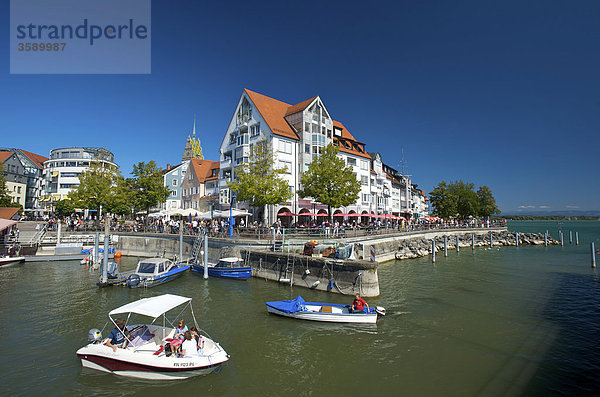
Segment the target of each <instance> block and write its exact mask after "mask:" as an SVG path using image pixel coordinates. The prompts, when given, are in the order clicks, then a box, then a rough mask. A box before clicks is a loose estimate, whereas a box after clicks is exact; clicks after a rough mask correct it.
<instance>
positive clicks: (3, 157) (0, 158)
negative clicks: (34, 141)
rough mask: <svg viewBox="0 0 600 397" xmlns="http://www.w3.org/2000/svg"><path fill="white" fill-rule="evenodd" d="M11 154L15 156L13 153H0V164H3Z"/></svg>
mask: <svg viewBox="0 0 600 397" xmlns="http://www.w3.org/2000/svg"><path fill="white" fill-rule="evenodd" d="M13 154H15V152H0V163H4V162H5V161H6V160H8V158H9V157H10V156H12V155H13Z"/></svg>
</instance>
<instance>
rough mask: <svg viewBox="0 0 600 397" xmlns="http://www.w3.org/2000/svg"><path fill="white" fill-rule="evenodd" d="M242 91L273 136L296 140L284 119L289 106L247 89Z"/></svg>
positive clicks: (296, 137)
mask: <svg viewBox="0 0 600 397" xmlns="http://www.w3.org/2000/svg"><path fill="white" fill-rule="evenodd" d="M244 91H245V92H246V94H247V95H248V97H249V98H250V100H251V101H252V103H254V106H256V109H258V112H259V113H260V115H261V116H262V118H263V119H264V120H265V122H266V123H267V125H268V126H269V128H270V129H271V131H273V133H274V134H276V135H279V136H283V137H286V138H291V139H294V140H298V136H297V135H296V133H295V132H294V130H293V129H292V127H291V126H290V125H289V124H288V122H287V121H286V119H285V116H286V113H287V110H288V108H289V107H290V106H291V105H290V104H287V103H285V102H281V101H278V100H277V99H273V98H269V97H268V96H265V95H262V94H259V93H257V92H254V91H250V90H249V89H244Z"/></svg>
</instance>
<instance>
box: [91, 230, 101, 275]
mask: <svg viewBox="0 0 600 397" xmlns="http://www.w3.org/2000/svg"><path fill="white" fill-rule="evenodd" d="M99 249H100V232H96V234H95V235H94V255H93V258H92V261H93V263H94V266H98V263H100V253H99V252H98V250H99ZM96 269H97V268H96Z"/></svg>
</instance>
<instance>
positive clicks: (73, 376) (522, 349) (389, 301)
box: [0, 221, 600, 396]
mask: <svg viewBox="0 0 600 397" xmlns="http://www.w3.org/2000/svg"><path fill="white" fill-rule="evenodd" d="M509 227H510V230H511V231H521V232H541V233H543V232H545V231H546V229H548V230H549V232H550V234H551V235H553V236H554V237H556V236H557V231H558V229H559V228H561V229H562V230H563V232H564V233H565V246H564V247H560V246H552V247H539V246H538V247H530V246H521V247H501V248H497V247H496V248H494V249H486V248H478V249H475V250H474V251H472V250H471V249H470V248H469V249H464V248H463V249H462V250H461V251H460V252H458V253H457V252H455V251H449V253H448V257H447V258H445V257H444V256H443V255H439V254H438V256H437V261H436V263H435V264H432V263H431V259H430V258H429V257H426V258H421V259H414V260H405V261H399V262H389V263H385V264H382V265H380V267H379V280H380V290H381V296H380V297H378V298H373V299H369V300H368V302H369V304H371V305H380V306H384V307H386V309H387V313H388V314H387V316H385V317H384V318H382V319H380V320H379V322H378V324H377V325H376V326H364V325H363V326H356V325H334V324H321V323H312V322H303V321H298V320H291V319H286V318H280V317H276V316H273V315H268V314H267V312H266V308H265V304H264V302H265V301H268V300H280V299H289V298H292V297H295V296H296V295H298V294H301V295H302V296H303V297H304V298H305V299H307V300H316V301H330V302H337V303H350V301H351V298H350V297H345V296H340V295H334V294H328V293H325V292H320V291H311V290H306V289H303V288H294V289H291V288H290V287H289V286H287V287H286V286H283V285H280V284H277V283H275V282H272V281H265V280H262V279H256V278H253V279H251V280H249V281H247V282H240V281H230V280H220V279H209V280H207V281H205V280H203V279H202V278H201V277H198V276H196V275H194V274H185V275H184V276H183V277H181V278H179V279H177V280H175V281H173V282H171V283H169V284H165V285H163V286H160V287H156V288H153V289H141V288H140V289H133V290H132V289H127V288H120V287H113V288H105V289H99V288H97V287H96V286H95V282H96V281H97V275H96V274H93V273H90V271H88V270H87V269H85V268H84V267H83V266H80V265H79V263H77V262H57V263H40V264H23V265H19V266H16V267H12V268H7V269H0V348H1V351H2V353H3V359H2V360H1V361H0V373H2V375H3V380H2V386H1V389H0V390H1V392H0V393H1V394H3V395H39V394H46V395H73V394H75V395H81V394H85V395H114V394H118V395H137V394H143V395H149V396H151V395H160V394H165V393H168V394H169V395H171V394H177V395H199V394H203V395H210V396H221V395H227V396H240V395H243V396H276V395H284V394H290V395H319V396H320V395H335V396H338V395H367V394H377V395H384V396H388V395H390V396H391V395H393V396H397V395H406V396H439V395H444V396H511V395H555V394H567V395H598V394H600V380H599V379H600V332H599V329H600V279H599V275H598V270H594V269H592V268H591V266H590V246H589V245H590V241H595V243H596V246H597V247H600V222H592V221H590V222H563V223H561V224H558V223H557V222H512V223H510V225H509ZM569 230H572V231H573V232H575V231H578V232H579V240H580V245H579V246H575V242H574V241H573V244H572V245H570V244H569V241H568V236H569V234H568V232H569ZM573 238H574V237H573ZM134 262H135V259H134V258H124V263H123V264H122V268H127V267H131V266H133V264H134ZM599 265H600V264H599ZM167 292H168V293H173V294H179V295H184V296H189V297H192V298H193V299H194V300H193V303H194V312H195V313H196V316H197V318H198V320H199V323H200V325H201V327H202V328H203V329H204V330H206V331H207V332H208V333H209V334H210V335H211V336H212V337H213V338H214V339H215V340H216V341H218V342H220V343H221V345H222V346H223V347H224V348H225V349H226V350H227V352H228V353H229V354H230V355H231V359H230V361H229V363H228V364H227V365H225V366H224V367H223V369H222V371H221V372H220V373H219V374H211V375H208V376H203V377H202V376H201V377H196V378H192V379H189V380H185V381H176V382H164V381H163V382H156V381H153V382H151V381H139V380H132V379H129V378H123V377H119V376H115V375H112V374H106V373H102V372H98V371H93V370H88V369H83V368H82V367H81V363H80V361H79V360H78V359H77V357H76V355H75V352H76V350H77V349H78V348H80V347H81V346H83V345H85V344H86V343H87V332H88V330H89V329H91V328H96V327H98V328H102V327H103V326H104V325H105V323H106V320H107V313H108V312H109V311H110V310H111V309H114V308H116V307H118V306H120V305H123V304H125V303H127V302H130V301H133V300H136V299H139V298H142V297H148V296H154V295H160V294H163V293H167ZM110 329H111V328H109V327H107V328H106V329H105V330H104V331H103V334H104V335H107V334H108V332H110Z"/></svg>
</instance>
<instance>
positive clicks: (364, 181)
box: [360, 175, 369, 186]
mask: <svg viewBox="0 0 600 397" xmlns="http://www.w3.org/2000/svg"><path fill="white" fill-rule="evenodd" d="M360 183H362V184H363V185H365V186H368V185H369V177H368V176H364V175H363V176H361V177H360Z"/></svg>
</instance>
